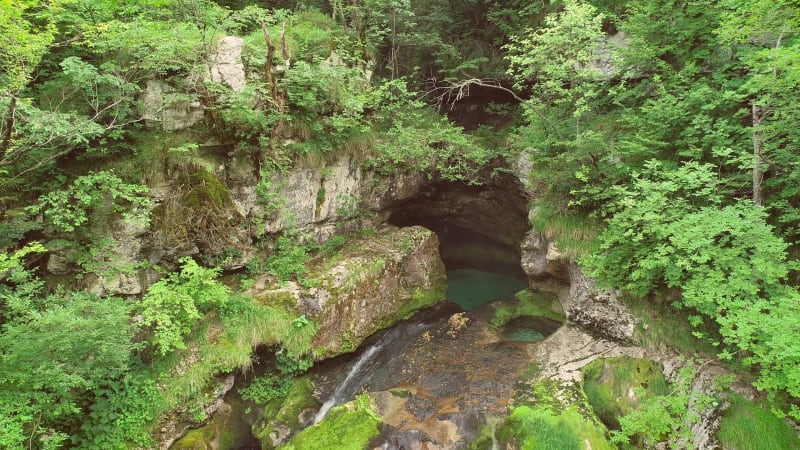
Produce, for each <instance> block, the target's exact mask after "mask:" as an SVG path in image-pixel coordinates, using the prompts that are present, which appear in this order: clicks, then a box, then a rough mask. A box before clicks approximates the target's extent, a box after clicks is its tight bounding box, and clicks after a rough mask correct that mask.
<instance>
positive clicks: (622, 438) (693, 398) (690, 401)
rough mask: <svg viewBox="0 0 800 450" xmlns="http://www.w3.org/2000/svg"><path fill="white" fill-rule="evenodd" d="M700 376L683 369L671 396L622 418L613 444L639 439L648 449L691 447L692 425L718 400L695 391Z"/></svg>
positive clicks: (654, 399) (654, 400) (649, 401)
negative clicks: (663, 444) (663, 445)
mask: <svg viewBox="0 0 800 450" xmlns="http://www.w3.org/2000/svg"><path fill="white" fill-rule="evenodd" d="M696 375H697V372H696V370H695V369H694V368H692V367H689V366H686V367H684V368H682V369H681V370H680V371H679V373H678V377H677V380H676V381H675V384H674V386H673V391H672V392H671V393H670V394H669V395H663V396H656V397H650V398H648V399H647V400H645V401H644V402H643V403H642V404H641V405H640V406H639V408H638V409H635V410H633V411H632V412H630V413H628V414H627V415H625V416H622V417H620V418H619V424H620V428H621V430H620V431H616V430H611V441H612V442H614V443H617V444H621V443H625V442H631V440H632V439H636V440H637V441H640V442H641V443H642V444H643V445H645V446H652V445H655V444H656V443H658V442H662V441H668V442H669V443H670V446H678V445H681V446H688V447H689V448H691V447H692V445H693V438H694V435H693V434H692V431H691V426H692V425H693V424H695V423H698V422H699V421H700V413H701V412H702V411H704V410H705V409H706V408H708V407H709V406H711V404H712V403H713V402H714V401H715V399H714V398H713V397H711V396H709V395H707V394H704V393H702V392H692V380H694V378H695V376H696ZM690 405H691V408H690Z"/></svg>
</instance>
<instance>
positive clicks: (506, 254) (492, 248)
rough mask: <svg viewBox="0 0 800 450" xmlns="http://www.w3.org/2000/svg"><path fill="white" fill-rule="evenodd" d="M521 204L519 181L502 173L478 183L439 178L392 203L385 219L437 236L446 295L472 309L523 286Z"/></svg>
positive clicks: (523, 219)
mask: <svg viewBox="0 0 800 450" xmlns="http://www.w3.org/2000/svg"><path fill="white" fill-rule="evenodd" d="M527 203H528V201H527V197H526V195H525V193H524V190H523V189H522V186H521V185H520V183H519V181H518V180H517V179H516V178H514V177H512V176H510V175H507V174H501V175H498V176H496V177H494V178H491V179H490V180H489V181H488V182H486V183H484V184H482V185H478V186H475V185H469V184H466V183H458V182H442V181H439V182H432V183H430V184H429V185H428V186H426V187H425V188H424V189H422V190H421V191H420V193H419V194H418V195H417V196H415V197H413V198H410V199H407V200H405V201H403V202H400V203H399V204H396V205H394V206H393V208H392V210H391V213H390V216H389V222H390V223H391V224H393V225H397V226H401V227H403V226H412V225H421V226H424V227H426V228H428V229H430V230H432V231H433V232H435V233H436V234H437V236H438V238H439V251H440V254H441V257H442V261H443V262H444V264H445V268H446V271H447V278H448V291H447V297H448V299H449V300H452V301H454V302H456V303H458V304H459V305H461V306H462V308H464V309H473V308H475V307H478V306H480V305H482V304H484V303H487V302H489V301H492V300H498V299H503V298H509V297H511V296H513V294H514V293H516V292H518V291H520V290H522V289H525V288H526V287H527V286H528V279H527V276H526V274H525V272H523V270H522V268H521V266H520V248H519V245H520V242H521V241H522V239H523V237H524V235H525V233H526V231H527V230H528V228H529V225H528V220H527V213H528V208H527Z"/></svg>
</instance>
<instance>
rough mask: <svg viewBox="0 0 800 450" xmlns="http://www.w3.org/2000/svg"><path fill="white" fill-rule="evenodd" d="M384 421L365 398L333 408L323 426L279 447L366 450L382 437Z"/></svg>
mask: <svg viewBox="0 0 800 450" xmlns="http://www.w3.org/2000/svg"><path fill="white" fill-rule="evenodd" d="M380 424H381V419H380V418H379V417H378V415H377V414H376V413H375V409H374V407H373V406H372V405H371V404H370V399H369V396H367V395H361V396H359V397H358V398H356V399H355V400H354V401H352V402H350V403H346V404H344V405H341V406H337V407H336V408H333V409H332V410H331V411H330V413H328V415H327V416H326V417H325V419H323V420H322V421H321V422H320V423H318V424H316V425H312V426H310V427H308V428H306V429H305V430H303V431H301V432H300V433H297V435H295V436H294V437H293V438H292V439H291V440H289V442H287V443H286V444H284V445H281V446H280V447H278V448H279V449H284V450H328V449H333V448H335V449H342V450H364V449H366V448H368V446H369V443H370V441H372V440H373V439H374V438H375V437H377V436H378V435H379V434H380V428H379V426H380Z"/></svg>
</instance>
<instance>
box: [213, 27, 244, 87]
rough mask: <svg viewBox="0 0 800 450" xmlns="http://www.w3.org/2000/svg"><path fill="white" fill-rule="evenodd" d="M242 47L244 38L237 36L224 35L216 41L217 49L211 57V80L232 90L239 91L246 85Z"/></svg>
mask: <svg viewBox="0 0 800 450" xmlns="http://www.w3.org/2000/svg"><path fill="white" fill-rule="evenodd" d="M242 47H244V39H242V38H240V37H237V36H225V37H223V38H221V39H220V40H219V42H218V43H217V51H216V53H214V55H213V56H212V57H211V61H210V67H209V71H210V76H211V81H213V82H215V83H221V84H224V85H227V86H228V87H230V88H231V90H232V91H233V92H241V91H243V90H244V88H245V86H246V78H245V73H244V64H242Z"/></svg>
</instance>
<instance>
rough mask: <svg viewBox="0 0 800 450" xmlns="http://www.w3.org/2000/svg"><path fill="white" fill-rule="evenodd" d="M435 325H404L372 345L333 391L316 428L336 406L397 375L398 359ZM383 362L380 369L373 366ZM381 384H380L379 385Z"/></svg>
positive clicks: (385, 334)
mask: <svg viewBox="0 0 800 450" xmlns="http://www.w3.org/2000/svg"><path fill="white" fill-rule="evenodd" d="M433 323H434V322H400V323H398V324H397V325H395V326H394V327H392V328H391V329H390V330H388V331H386V332H385V333H384V334H383V336H381V337H380V339H378V340H377V341H375V343H373V344H372V345H370V346H369V347H368V348H367V349H366V350H364V352H363V353H362V354H361V356H359V357H358V359H357V360H356V361H355V362H354V363H353V365H352V366H350V369H349V370H348V371H347V376H346V377H345V379H344V381H342V383H341V384H340V385H339V386H338V387H337V388H336V390H335V391H333V394H331V395H330V397H328V399H327V400H326V401H325V403H323V404H322V407H321V408H320V410H319V412H317V415H316V416H314V421H313V424H317V423H319V422H320V421H321V420H322V419H324V418H325V415H326V414H328V412H329V411H330V410H331V408H333V407H334V406H336V405H338V404H340V403H344V402H347V401H349V400H351V399H352V398H353V397H354V396H355V394H356V393H357V392H359V391H360V390H361V389H362V388H363V387H364V386H366V385H371V384H374V383H375V382H376V381H377V380H375V378H377V379H378V380H379V379H380V378H381V375H385V373H386V372H389V373H392V372H394V364H395V363H396V362H397V361H395V358H394V356H395V355H397V354H402V353H403V352H404V351H405V349H406V348H408V346H410V345H411V344H412V343H413V342H414V340H415V339H416V337H417V336H419V334H421V333H422V331H423V330H425V329H428V328H430V327H432V326H433ZM373 360H379V361H381V364H380V365H379V366H377V367H375V365H374V364H373V365H372V366H373V367H372V368H370V362H372V361H373ZM377 382H378V383H379V381H377Z"/></svg>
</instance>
